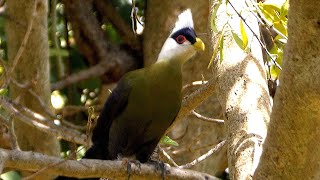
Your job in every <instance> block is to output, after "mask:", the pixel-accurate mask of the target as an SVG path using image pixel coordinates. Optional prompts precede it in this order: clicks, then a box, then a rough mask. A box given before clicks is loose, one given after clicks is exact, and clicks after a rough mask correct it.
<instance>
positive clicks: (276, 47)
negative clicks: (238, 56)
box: [208, 0, 289, 79]
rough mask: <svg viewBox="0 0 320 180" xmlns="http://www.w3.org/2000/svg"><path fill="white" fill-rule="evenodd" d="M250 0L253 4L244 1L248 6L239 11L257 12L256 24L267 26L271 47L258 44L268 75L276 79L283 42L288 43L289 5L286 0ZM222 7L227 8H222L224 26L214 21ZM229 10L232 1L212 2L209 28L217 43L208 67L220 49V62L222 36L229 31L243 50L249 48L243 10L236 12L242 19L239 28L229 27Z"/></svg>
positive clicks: (221, 57) (220, 56) (280, 61)
mask: <svg viewBox="0 0 320 180" xmlns="http://www.w3.org/2000/svg"><path fill="white" fill-rule="evenodd" d="M250 2H251V3H252V4H251V5H250V4H247V9H244V10H241V12H248V11H249V12H251V13H253V14H258V15H255V17H256V18H257V20H258V22H259V24H260V25H261V27H262V28H266V29H267V30H268V32H269V35H268V36H269V38H271V39H272V45H271V48H268V49H267V47H266V44H261V45H262V48H264V49H265V51H267V55H268V56H267V63H266V65H267V67H268V69H267V74H268V77H269V78H271V79H277V78H278V76H279V75H280V72H281V70H280V68H279V67H277V66H281V65H282V57H283V49H284V47H285V44H286V43H287V36H288V32H287V22H288V18H287V14H288V8H289V1H288V0H282V1H276V0H268V1H265V2H259V3H255V2H253V1H250ZM222 7H223V8H225V9H227V10H226V11H225V14H226V15H227V16H228V17H229V19H228V20H227V21H226V22H225V23H224V24H223V25H218V24H217V23H216V16H217V13H218V11H220V10H221V8H222ZM230 9H233V6H232V4H230V2H229V1H228V0H226V1H225V3H223V1H222V0H220V1H219V2H218V3H217V4H216V5H215V7H214V8H213V11H212V13H211V20H210V21H211V29H212V31H214V32H216V33H217V34H218V41H216V44H215V46H214V50H213V54H212V58H211V61H210V63H209V65H208V67H210V65H211V64H212V62H213V61H214V59H215V58H217V57H218V51H220V53H219V59H220V63H221V62H222V61H223V49H224V48H223V39H224V36H226V35H227V34H228V33H231V36H232V38H233V40H234V41H235V42H236V44H237V45H238V46H239V48H241V49H242V50H244V51H250V49H249V48H248V47H249V46H248V43H249V41H248V35H247V32H246V31H247V30H246V29H250V27H246V26H247V24H246V22H245V19H244V18H243V17H242V13H241V12H237V14H238V15H239V16H240V18H241V20H240V21H239V26H238V28H236V29H235V28H233V27H234V26H231V25H230V23H229V21H230V20H231V18H232V17H230V16H229V15H228V10H230ZM233 10H235V9H233ZM219 27H220V29H219ZM258 36H259V35H256V37H258Z"/></svg>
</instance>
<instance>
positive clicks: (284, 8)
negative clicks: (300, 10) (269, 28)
mask: <svg viewBox="0 0 320 180" xmlns="http://www.w3.org/2000/svg"><path fill="white" fill-rule="evenodd" d="M288 10H289V0H286V1H285V2H284V3H283V4H282V6H281V10H280V16H281V17H285V16H287V15H288Z"/></svg>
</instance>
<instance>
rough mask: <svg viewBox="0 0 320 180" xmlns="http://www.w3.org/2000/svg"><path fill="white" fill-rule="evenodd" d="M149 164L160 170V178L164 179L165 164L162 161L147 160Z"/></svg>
mask: <svg viewBox="0 0 320 180" xmlns="http://www.w3.org/2000/svg"><path fill="white" fill-rule="evenodd" d="M149 163H150V164H153V165H154V166H155V168H156V170H157V171H161V178H162V180H164V177H165V175H166V164H165V163H164V162H162V161H155V160H149Z"/></svg>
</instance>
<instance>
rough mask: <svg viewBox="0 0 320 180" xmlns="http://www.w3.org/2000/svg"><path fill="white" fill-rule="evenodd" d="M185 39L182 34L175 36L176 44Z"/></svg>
mask: <svg viewBox="0 0 320 180" xmlns="http://www.w3.org/2000/svg"><path fill="white" fill-rule="evenodd" d="M186 40H187V38H186V37H185V36H184V35H179V36H177V37H176V41H177V43H178V44H182V43H184V42H185V41H186Z"/></svg>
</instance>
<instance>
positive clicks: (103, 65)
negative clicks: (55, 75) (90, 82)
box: [51, 58, 113, 90]
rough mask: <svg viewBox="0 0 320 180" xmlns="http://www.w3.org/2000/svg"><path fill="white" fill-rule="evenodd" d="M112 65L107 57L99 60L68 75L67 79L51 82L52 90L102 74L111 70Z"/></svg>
mask: <svg viewBox="0 0 320 180" xmlns="http://www.w3.org/2000/svg"><path fill="white" fill-rule="evenodd" d="M112 66H113V64H112V63H110V61H109V59H108V58H106V59H104V60H103V61H101V62H99V64H96V65H94V66H91V67H90V68H88V69H85V70H82V71H79V72H77V73H73V74H71V75H69V76H67V77H66V78H65V79H62V80H61V81H58V82H56V83H53V84H51V90H59V89H62V88H64V87H66V86H69V85H72V84H75V83H78V82H80V81H83V80H87V79H91V78H96V77H99V76H102V75H103V74H105V73H106V72H108V71H111V69H112V68H113V67H112Z"/></svg>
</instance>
